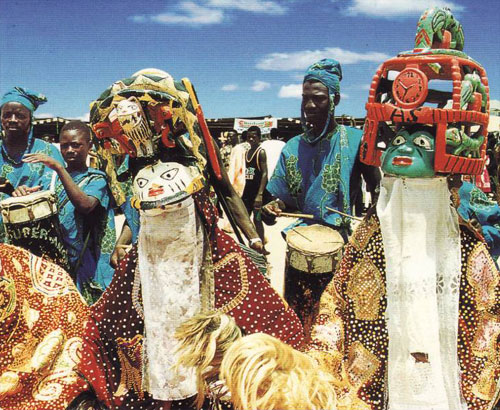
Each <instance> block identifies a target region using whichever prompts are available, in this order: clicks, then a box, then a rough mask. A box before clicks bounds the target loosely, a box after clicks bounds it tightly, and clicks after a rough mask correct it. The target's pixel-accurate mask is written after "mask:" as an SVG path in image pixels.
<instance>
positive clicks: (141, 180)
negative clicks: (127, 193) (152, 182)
mask: <svg viewBox="0 0 500 410" xmlns="http://www.w3.org/2000/svg"><path fill="white" fill-rule="evenodd" d="M148 182H149V180H148V179H146V178H137V185H139V188H144V187H145V186H146V184H147V183H148Z"/></svg>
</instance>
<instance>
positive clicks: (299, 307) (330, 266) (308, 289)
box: [285, 225, 344, 340]
mask: <svg viewBox="0 0 500 410" xmlns="http://www.w3.org/2000/svg"><path fill="white" fill-rule="evenodd" d="M286 242H287V251H286V265H285V300H286V301H287V302H288V304H289V305H290V307H291V308H292V309H293V310H294V311H295V313H297V316H298V317H299V319H300V321H301V322H302V326H303V327H304V334H305V337H306V340H307V339H308V338H309V337H310V332H311V329H312V326H313V324H314V321H315V318H316V316H317V314H318V311H319V300H320V298H321V295H322V293H323V291H324V290H325V288H326V286H327V285H328V283H329V282H330V281H331V280H332V277H333V272H334V271H335V269H336V267H337V265H338V263H339V262H340V259H341V258H342V249H343V246H344V240H343V238H342V236H341V235H340V233H338V232H337V231H335V230H334V229H332V228H329V227H328V226H324V225H309V226H297V227H296V228H293V229H291V230H289V231H288V232H287V235H286Z"/></svg>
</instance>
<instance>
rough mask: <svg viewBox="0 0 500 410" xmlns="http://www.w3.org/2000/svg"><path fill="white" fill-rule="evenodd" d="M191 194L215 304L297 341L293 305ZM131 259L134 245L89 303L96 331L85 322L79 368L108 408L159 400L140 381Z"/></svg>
mask: <svg viewBox="0 0 500 410" xmlns="http://www.w3.org/2000/svg"><path fill="white" fill-rule="evenodd" d="M194 199H195V203H196V206H197V209H198V212H199V215H200V216H201V217H200V219H201V220H202V221H203V223H204V228H205V231H206V232H207V233H208V240H209V241H210V247H211V252H212V254H211V257H212V258H211V259H212V265H213V275H214V287H215V308H216V309H219V310H220V311H223V312H225V313H228V314H229V315H231V316H232V317H234V318H235V320H236V323H237V324H238V325H239V326H240V327H241V328H242V329H243V330H244V331H245V332H246V333H254V332H265V333H268V334H270V335H272V336H275V337H277V338H279V339H281V340H282V341H284V342H286V343H288V344H290V345H292V346H293V347H300V346H301V345H302V343H303V332H302V326H301V324H300V321H299V319H298V318H297V316H296V315H295V313H294V312H293V310H292V309H290V308H288V306H287V305H286V304H285V303H284V301H283V300H282V299H281V298H280V296H279V295H278V294H277V293H276V292H275V291H274V289H273V288H272V287H271V286H270V285H269V282H268V281H267V280H266V279H265V278H264V276H262V274H261V273H260V272H259V270H258V269H257V267H256V266H255V265H254V263H253V262H251V261H250V259H249V258H248V257H247V256H246V254H245V253H244V252H243V251H242V250H241V249H240V247H239V246H238V245H237V244H236V242H235V241H234V240H233V239H232V238H231V237H229V236H228V235H226V234H224V233H223V232H222V231H220V230H219V229H218V228H217V219H218V216H217V211H216V209H215V207H214V206H213V204H212V202H211V201H210V199H209V197H208V195H207V193H206V192H205V191H200V192H198V193H197V194H195V195H194ZM159 229H161V228H159ZM136 264H137V249H136V247H133V248H132V250H131V251H130V252H129V254H128V255H127V256H126V257H125V258H124V259H123V260H122V262H121V264H120V266H119V268H118V269H117V270H116V272H115V275H114V276H113V280H112V282H111V284H110V286H109V287H108V288H107V289H106V291H105V292H104V293H103V295H102V296H101V298H100V299H99V300H98V301H97V303H96V304H95V305H93V306H92V308H91V309H92V314H93V319H94V321H95V324H97V328H98V331H96V329H95V328H94V326H89V328H88V330H89V331H88V333H87V342H88V343H87V344H86V349H85V352H84V356H85V360H83V361H82V366H81V371H82V372H83V374H85V377H87V378H88V380H89V381H90V382H91V384H92V386H93V388H94V389H95V391H96V393H97V395H98V397H99V399H100V400H101V401H102V402H104V403H105V404H106V405H107V406H108V407H109V408H110V409H117V408H120V409H134V410H135V409H138V410H140V409H153V408H156V407H157V406H159V403H158V402H155V401H154V400H152V399H151V397H150V396H149V395H148V394H147V392H144V391H142V385H141V379H142V373H141V366H142V363H141V360H142V359H141V358H142V353H141V350H142V343H143V330H144V322H143V319H142V316H143V311H142V304H141V290H140V277H139V275H138V274H137V265H136ZM179 297H182V295H179ZM181 408H182V406H181Z"/></svg>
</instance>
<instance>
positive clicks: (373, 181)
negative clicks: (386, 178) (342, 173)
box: [350, 156, 382, 205]
mask: <svg viewBox="0 0 500 410" xmlns="http://www.w3.org/2000/svg"><path fill="white" fill-rule="evenodd" d="M360 177H363V179H364V180H365V182H366V190H367V191H368V192H369V193H370V196H371V205H375V204H376V203H377V199H378V194H379V189H380V180H381V178H382V176H381V174H380V170H379V169H378V168H377V167H373V166H371V165H366V164H364V163H363V162H361V160H360V159H359V156H358V157H357V158H356V162H355V163H354V167H353V169H352V174H351V182H350V184H351V194H352V193H353V192H354V190H355V189H356V188H357V186H356V185H354V184H358V183H359V182H360V179H359V178H360ZM351 200H352V197H351Z"/></svg>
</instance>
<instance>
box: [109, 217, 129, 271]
mask: <svg viewBox="0 0 500 410" xmlns="http://www.w3.org/2000/svg"><path fill="white" fill-rule="evenodd" d="M131 243H132V230H131V229H130V227H129V226H128V223H127V220H126V219H125V222H124V223H123V226H122V231H121V233H120V236H119V238H118V239H117V241H116V245H115V249H114V250H113V253H112V254H111V260H110V265H111V266H112V267H113V268H115V269H116V268H117V267H118V265H119V263H120V261H121V260H122V259H123V257H124V256H125V255H126V254H127V251H128V248H129V246H130V244H131Z"/></svg>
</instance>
